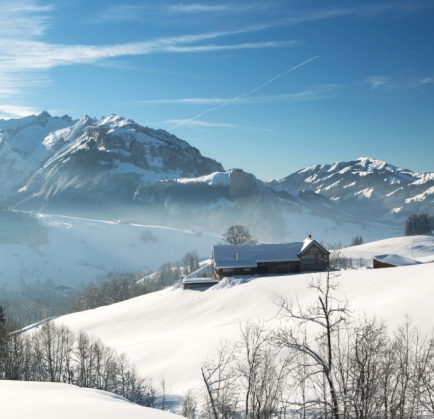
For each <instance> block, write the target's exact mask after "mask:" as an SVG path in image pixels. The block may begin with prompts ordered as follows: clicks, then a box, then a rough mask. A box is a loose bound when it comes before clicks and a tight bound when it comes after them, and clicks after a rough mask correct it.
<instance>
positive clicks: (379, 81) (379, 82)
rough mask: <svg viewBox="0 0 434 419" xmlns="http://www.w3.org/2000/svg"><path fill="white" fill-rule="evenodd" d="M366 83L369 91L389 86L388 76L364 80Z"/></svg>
mask: <svg viewBox="0 0 434 419" xmlns="http://www.w3.org/2000/svg"><path fill="white" fill-rule="evenodd" d="M366 83H367V84H369V85H370V86H371V89H378V88H380V87H385V86H390V78H389V76H373V77H369V78H368V79H367V80H366Z"/></svg>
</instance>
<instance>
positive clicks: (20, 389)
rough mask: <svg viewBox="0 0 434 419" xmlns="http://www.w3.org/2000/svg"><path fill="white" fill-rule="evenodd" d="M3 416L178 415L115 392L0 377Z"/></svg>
mask: <svg viewBox="0 0 434 419" xmlns="http://www.w3.org/2000/svg"><path fill="white" fill-rule="evenodd" d="M0 394H1V401H2V416H3V417H4V418H10V419H12V418H13V419H29V418H32V419H77V418H80V419H98V418H104V419H119V418H122V419H139V418H140V419H175V418H179V416H177V415H174V414H173V413H169V412H165V411H162V410H157V409H151V408H148V407H142V406H139V405H137V404H134V403H131V402H129V401H128V400H126V399H124V398H123V397H120V396H118V395H116V394H113V393H108V392H106V391H101V390H94V389H89V388H81V387H77V386H73V385H69V384H63V383H43V382H29V381H0Z"/></svg>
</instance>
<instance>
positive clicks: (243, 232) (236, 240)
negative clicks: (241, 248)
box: [223, 225, 257, 245]
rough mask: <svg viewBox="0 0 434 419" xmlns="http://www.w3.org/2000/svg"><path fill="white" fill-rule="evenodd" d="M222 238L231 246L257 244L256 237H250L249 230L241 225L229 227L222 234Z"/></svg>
mask: <svg viewBox="0 0 434 419" xmlns="http://www.w3.org/2000/svg"><path fill="white" fill-rule="evenodd" d="M223 237H224V238H225V241H226V243H228V244H232V245H237V244H238V245H239V244H256V243H257V239H256V237H255V236H253V235H251V234H250V231H249V229H248V228H247V227H245V226H242V225H235V226H232V227H229V229H228V231H227V232H226V233H225V234H223Z"/></svg>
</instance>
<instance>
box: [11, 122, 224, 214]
mask: <svg viewBox="0 0 434 419" xmlns="http://www.w3.org/2000/svg"><path fill="white" fill-rule="evenodd" d="M42 144H43V145H44V146H45V148H46V149H47V150H48V151H47V152H46V153H45V155H44V158H43V159H42V160H41V164H40V167H39V168H38V170H37V171H36V173H34V174H33V175H32V176H31V178H30V179H29V181H28V182H27V184H26V185H25V186H24V187H23V188H21V189H20V191H19V193H18V194H16V195H15V196H14V197H13V199H12V201H13V203H14V205H15V206H16V207H17V208H23V209H39V208H40V207H41V205H44V207H45V208H50V207H53V206H54V207H59V206H63V207H68V206H71V205H72V206H77V207H78V206H84V207H89V206H90V207H97V206H107V205H120V204H123V205H126V204H128V203H131V202H132V201H133V197H134V193H135V191H136V189H137V187H138V186H140V185H142V184H146V183H153V182H155V181H157V180H161V179H176V178H180V177H196V176H202V175H207V174H210V173H212V172H215V171H223V170H224V169H223V167H222V165H221V164H220V163H218V162H216V161H215V160H212V159H209V158H206V157H203V156H202V155H201V154H200V152H199V150H197V149H196V148H194V147H191V146H190V145H189V144H188V143H187V142H186V141H183V140H180V139H179V138H177V137H175V136H174V135H171V134H169V133H167V132H166V131H163V130H153V129H151V128H145V127H142V126H140V125H138V124H136V123H135V122H133V121H131V120H128V119H125V118H122V117H120V116H117V115H111V116H110V117H108V118H102V119H101V120H99V121H96V120H95V119H92V118H90V117H85V118H83V119H81V120H80V121H78V122H76V123H75V124H74V125H72V126H70V127H68V128H65V129H62V130H58V131H55V132H53V133H51V134H50V135H48V136H47V137H45V139H44V140H43V142H42ZM23 201H25V202H23Z"/></svg>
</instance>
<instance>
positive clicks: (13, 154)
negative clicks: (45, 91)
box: [0, 112, 77, 198]
mask: <svg viewBox="0 0 434 419" xmlns="http://www.w3.org/2000/svg"><path fill="white" fill-rule="evenodd" d="M76 123H77V121H73V120H72V118H71V117H69V116H68V115H65V116H62V117H54V118H53V117H51V115H50V114H49V113H48V112H42V113H41V114H40V115H33V116H28V117H26V118H21V119H9V120H3V119H1V120H0V198H1V197H2V196H8V195H10V194H11V193H12V192H14V190H16V189H17V188H20V187H22V186H24V185H25V184H26V183H27V181H28V180H29V178H30V176H31V175H32V174H33V173H35V172H36V171H37V170H38V169H39V168H40V165H41V163H42V162H43V160H44V158H45V157H46V155H47V154H48V153H49V152H50V151H51V150H52V149H53V147H55V146H56V143H55V142H53V141H50V136H51V134H52V133H53V132H62V131H65V129H66V130H67V129H70V127H72V126H74V125H75V124H76Z"/></svg>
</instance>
